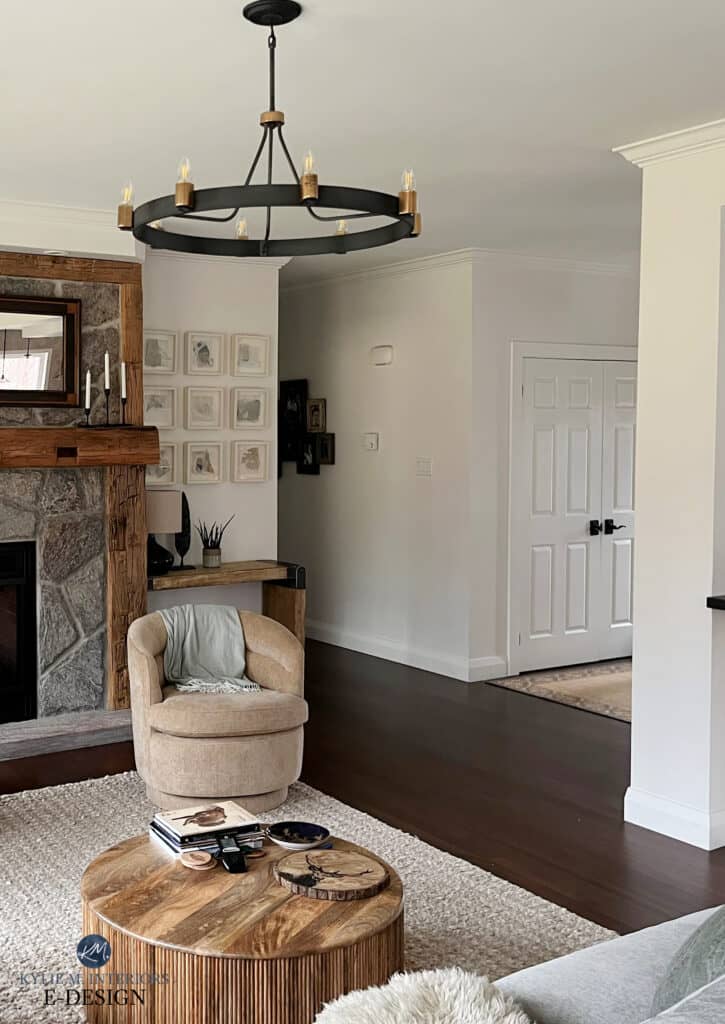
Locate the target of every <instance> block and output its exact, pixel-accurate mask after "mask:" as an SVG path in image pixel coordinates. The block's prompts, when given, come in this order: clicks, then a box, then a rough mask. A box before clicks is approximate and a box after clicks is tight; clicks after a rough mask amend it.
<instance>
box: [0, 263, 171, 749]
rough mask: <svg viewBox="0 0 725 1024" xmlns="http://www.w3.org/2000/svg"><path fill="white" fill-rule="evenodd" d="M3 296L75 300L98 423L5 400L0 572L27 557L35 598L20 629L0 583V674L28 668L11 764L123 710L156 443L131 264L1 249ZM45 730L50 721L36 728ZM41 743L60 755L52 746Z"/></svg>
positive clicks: (142, 594) (0, 419)
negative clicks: (28, 749) (123, 395)
mask: <svg viewBox="0 0 725 1024" xmlns="http://www.w3.org/2000/svg"><path fill="white" fill-rule="evenodd" d="M0 296H4V297H9V296H24V297H41V298H42V297H50V296H54V297H62V298H73V299H77V300H80V303H81V314H80V317H81V346H80V373H81V377H82V378H83V377H85V373H86V370H90V372H91V378H92V398H91V407H92V408H91V417H90V418H91V424H92V425H97V426H98V427H99V429H97V430H87V429H85V426H83V425H82V421H83V419H84V417H83V412H82V410H80V409H79V408H71V407H66V408H61V407H54V408H53V407H43V406H42V405H38V406H0V574H1V572H2V564H3V563H2V552H3V551H8V552H10V554H9V555H8V556H7V557H8V558H9V559H10V561H11V562H12V558H13V554H12V552H13V551H14V550H15V551H19V550H22V551H23V552H25V554H24V556H23V557H25V558H27V565H31V564H32V565H33V570H34V578H31V579H30V580H24V581H23V592H24V593H25V594H26V596H27V593H28V592H29V593H30V597H31V599H32V600H30V601H27V600H26V601H25V602H24V604H23V608H25V609H26V610H27V609H28V608H30V609H31V610H34V611H35V622H34V623H33V621H32V617H30V618H28V619H27V620H26V622H25V623H24V625H23V629H22V631H20V630H19V629H18V622H17V611H18V609H19V606H18V604H17V595H18V594H19V591H18V590H17V588H16V586H15V584H13V585H12V586H11V585H8V586H7V587H3V585H2V578H1V576H0V672H1V671H2V668H3V666H4V665H9V664H10V663H11V659H13V663H15V662H17V659H18V657H20V655H21V648H22V652H24V653H23V657H24V659H25V660H24V661H23V658H22V657H21V662H22V665H21V667H22V673H23V681H24V682H27V680H28V678H29V675H30V666H32V677H31V681H30V697H29V698H23V701H22V702H21V704H22V707H20V711H22V714H18V713H17V711H18V708H16V709H15V711H14V713H13V715H12V716H10V715H5V714H4V713H3V712H2V710H0V722H9V721H12V720H14V721H15V722H17V723H18V726H17V727H14V726H7V727H6V729H4V730H3V736H4V740H3V742H5V744H6V745H8V744H12V743H15V747H14V751H15V750H16V751H17V752H12V753H9V754H8V755H7V756H11V757H17V756H25V748H24V747H23V743H24V742H25V740H24V737H25V738H27V737H29V736H30V737H39V736H41V735H42V736H46V735H48V736H49V735H50V734H51V732H52V731H53V730H55V731H54V732H53V735H54V736H55V741H57V740H58V736H59V735H60V733H61V731H62V732H63V734H64V736H65V733H68V732H70V731H79V730H80V731H85V732H84V735H85V739H84V740H79V742H78V743H77V744H74V745H81V746H82V745H87V744H88V731H89V730H92V729H94V728H96V726H95V725H93V724H92V723H90V719H89V716H90V718H93V717H94V716H103V715H106V717H108V713H109V712H113V711H117V710H119V709H125V708H128V706H129V693H128V671H127V667H126V631H127V629H128V626H129V624H130V623H131V622H132V621H133V619H134V618H136V617H138V615H141V614H143V612H144V611H145V607H146V532H145V492H144V468H145V466H146V465H148V464H156V462H158V458H159V441H158V432H157V431H156V430H155V429H154V428H151V427H143V426H142V422H143V377H142V326H143V324H142V288H141V268H140V266H139V265H137V264H133V263H123V262H113V261H103V260H92V259H80V258H76V257H68V258H65V257H55V256H45V255H31V254H23V253H7V252H2V253H0ZM106 351H108V353H109V356H110V364H111V380H112V389H111V408H110V425H108V426H107V425H106V417H105V397H104V395H103V391H102V373H103V354H104V352H106ZM121 359H123V360H124V361H125V363H126V377H127V382H128V390H129V401H128V404H127V407H126V421H125V422H126V424H127V426H123V427H122V426H119V421H120V408H119V406H120V403H119V401H118V391H119V388H118V385H117V383H116V382H117V381H118V376H119V375H118V367H119V364H120V361H121ZM3 623H4V625H3ZM13 624H14V626H15V628H13ZM30 626H33V627H34V628H33V629H32V630H31V629H30ZM16 637H17V638H18V639H19V640H21V643H20V645H18V644H17V643H16ZM33 656H34V664H33ZM3 659H4V660H3ZM16 675H17V672H16ZM33 684H34V686H33ZM1 687H2V681H1V680H0V688H1ZM104 709H105V710H104ZM33 716H37V718H36V725H35V727H33V729H32V730H31V731H30V732H29V731H28V730H27V729H25V730H24V731H23V730H20V731H19V726H28V727H31V726H33V723H32V722H31V721H26V720H23V719H29V718H32V717H33ZM55 722H57V723H58V724H57V726H56V725H54V724H53V723H55ZM41 723H47V725H43V726H42V729H41ZM74 723H77V724H74ZM98 728H101V726H99V727H98ZM103 728H104V729H106V726H105V725H104V726H103ZM113 728H117V727H116V726H113ZM43 730H44V731H43ZM49 730H50V731H49ZM106 731H107V730H106ZM16 741H17V742H16ZM55 741H54V742H55ZM64 742H65V740H64ZM48 749H66V747H64V746H62V745H61V746H59V745H58V744H57V742H56V746H55V747H54V748H48Z"/></svg>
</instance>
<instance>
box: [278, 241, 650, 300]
mask: <svg viewBox="0 0 725 1024" xmlns="http://www.w3.org/2000/svg"><path fill="white" fill-rule="evenodd" d="M496 262H505V263H509V264H513V265H516V266H518V267H521V268H529V269H532V270H534V269H535V270H553V271H559V272H564V273H580V274H581V273H584V274H602V275H605V276H609V277H612V276H614V277H627V278H635V277H636V276H637V273H638V267H636V266H626V265H624V264H611V263H593V262H590V261H585V260H571V259H565V258H561V257H556V256H532V255H528V254H527V253H519V252H513V251H510V250H507V249H481V248H471V249H454V250H453V251H451V252H443V253H439V254H437V255H434V256H420V257H418V258H417V259H414V260H400V261H399V262H397V263H386V264H383V265H381V266H377V267H367V268H365V269H362V270H355V271H352V272H351V273H349V274H331V275H329V276H327V277H320V278H314V279H312V280H310V281H299V282H293V283H291V284H288V285H286V284H285V283H284V280H283V281H282V283H281V286H280V291H281V292H282V294H288V293H292V292H298V291H304V290H306V289H307V288H323V287H328V286H330V285H335V284H340V283H342V282H344V281H360V280H376V279H379V278H390V277H397V276H400V275H402V274H415V273H418V272H420V271H424V270H437V269H439V268H441V267H453V266H457V265H458V264H461V263H467V264H469V265H471V266H473V265H474V264H477V265H483V264H486V263H488V264H491V263H496Z"/></svg>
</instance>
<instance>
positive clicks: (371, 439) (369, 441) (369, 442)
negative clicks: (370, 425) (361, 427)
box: [362, 434, 380, 452]
mask: <svg viewBox="0 0 725 1024" xmlns="http://www.w3.org/2000/svg"><path fill="white" fill-rule="evenodd" d="M362 446H363V448H364V450H365V451H366V452H376V451H377V450H378V448H379V447H380V435H379V434H363V436H362Z"/></svg>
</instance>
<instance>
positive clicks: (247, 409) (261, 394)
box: [232, 388, 269, 430]
mask: <svg viewBox="0 0 725 1024" xmlns="http://www.w3.org/2000/svg"><path fill="white" fill-rule="evenodd" d="M268 395H269V392H268V391H267V389H266V388H233V389H232V429H233V430H248V429H255V428H257V427H263V426H265V424H266V422H267V398H268Z"/></svg>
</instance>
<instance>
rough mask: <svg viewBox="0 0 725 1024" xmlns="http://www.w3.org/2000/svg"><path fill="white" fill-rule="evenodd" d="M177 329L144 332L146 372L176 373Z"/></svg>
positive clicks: (144, 363) (144, 364) (144, 366)
mask: <svg viewBox="0 0 725 1024" xmlns="http://www.w3.org/2000/svg"><path fill="white" fill-rule="evenodd" d="M176 343H177V334H176V331H144V332H143V368H144V370H145V371H146V373H176V348H177V344H176Z"/></svg>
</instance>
